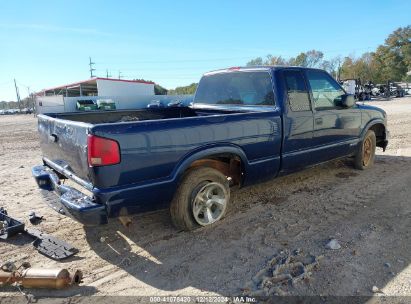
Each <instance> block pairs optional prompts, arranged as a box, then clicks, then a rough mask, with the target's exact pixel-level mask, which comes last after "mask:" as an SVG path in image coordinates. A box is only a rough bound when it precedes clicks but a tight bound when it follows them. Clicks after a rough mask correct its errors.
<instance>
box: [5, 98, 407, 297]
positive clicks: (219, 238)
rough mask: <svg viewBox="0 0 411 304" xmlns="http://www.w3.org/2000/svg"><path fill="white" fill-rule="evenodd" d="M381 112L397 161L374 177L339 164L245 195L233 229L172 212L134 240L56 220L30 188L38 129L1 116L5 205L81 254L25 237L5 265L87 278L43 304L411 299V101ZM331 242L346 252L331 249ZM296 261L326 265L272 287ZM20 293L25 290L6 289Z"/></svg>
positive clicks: (147, 221) (382, 161) (133, 231)
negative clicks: (125, 298)
mask: <svg viewBox="0 0 411 304" xmlns="http://www.w3.org/2000/svg"><path fill="white" fill-rule="evenodd" d="M370 104H373V105H376V106H379V107H381V108H383V109H385V110H386V111H387V113H388V117H389V120H388V122H389V129H390V132H391V138H390V143H389V146H388V150H387V151H386V152H385V153H383V152H382V150H378V151H377V154H378V155H377V157H376V163H375V166H374V167H373V168H371V169H370V170H367V171H357V170H354V169H353V167H352V165H351V162H350V161H349V160H346V161H334V162H332V163H328V164H326V165H321V166H318V167H314V168H312V169H309V170H305V171H303V172H300V173H296V174H293V175H290V176H287V177H282V178H278V179H275V180H272V181H269V182H266V183H263V184H260V185H257V186H253V187H249V188H244V189H240V190H237V191H235V193H234V194H233V198H232V204H231V207H230V210H229V212H228V214H227V216H226V217H225V219H224V220H223V221H221V222H220V223H218V224H216V225H215V226H213V227H210V228H203V229H200V230H197V231H195V232H180V231H177V230H176V229H175V228H173V226H172V224H171V221H170V218H169V214H168V211H160V212H156V213H151V214H145V215H138V216H134V217H133V225H132V227H131V228H129V229H127V228H125V227H123V226H122V225H121V224H120V223H119V221H117V220H113V221H112V222H111V223H110V224H108V225H105V226H100V227H94V228H84V227H83V226H81V225H80V224H78V223H76V222H74V221H72V220H71V219H69V218H66V217H64V216H62V215H59V214H57V213H56V212H54V211H53V210H52V209H50V208H49V207H48V206H47V205H46V204H45V202H44V199H43V197H42V196H41V195H40V192H39V191H38V189H37V186H36V184H35V182H34V180H33V178H32V177H31V171H30V170H31V167H32V166H34V165H37V164H40V163H41V152H40V149H39V144H38V139H37V130H36V127H37V126H36V119H35V118H33V117H32V116H29V115H19V116H1V117H0V206H4V207H5V208H6V209H7V210H8V212H9V214H10V215H12V216H14V217H16V218H20V219H22V220H23V221H24V222H26V224H27V226H28V227H30V226H32V225H31V224H30V223H29V221H28V217H27V215H28V213H29V211H30V210H35V211H36V213H38V214H40V215H42V216H44V217H45V220H44V221H43V222H42V223H40V224H39V225H38V226H37V228H38V229H41V230H42V231H44V232H48V233H51V234H53V235H55V236H58V237H60V238H61V239H64V240H66V241H67V242H69V243H71V244H73V245H74V246H75V247H77V248H78V249H79V250H80V252H79V253H78V254H77V255H76V256H75V257H73V258H70V259H69V260H67V261H65V262H62V263H59V262H54V261H51V260H50V259H48V258H46V257H44V256H42V255H40V254H39V253H38V252H37V251H35V250H34V249H33V247H32V245H31V243H30V242H31V240H30V239H29V238H28V237H25V236H17V237H14V238H12V239H9V240H8V241H1V242H0V262H6V261H9V260H11V261H14V262H16V263H17V264H21V263H22V262H24V261H29V262H30V263H31V264H32V265H33V266H39V267H42V266H44V267H52V266H58V267H66V268H69V269H81V270H82V271H83V273H84V283H83V284H82V285H81V286H79V287H75V288H71V289H67V290H63V291H48V290H26V291H27V292H30V293H31V294H33V295H34V296H35V297H42V296H63V297H66V296H75V295H89V296H90V295H100V296H107V295H133V296H143V295H144V296H154V295H160V296H170V295H174V296H177V295H179V296H186V295H188V296H200V295H202V296H205V295H221V296H238V295H242V294H255V295H266V294H272V293H274V294H284V295H298V296H300V295H337V296H339V295H343V296H344V295H345V296H347V295H349V296H353V295H355V296H357V295H361V296H366V297H371V296H373V295H374V296H376V295H377V294H384V295H396V296H411V97H407V98H401V99H393V100H391V101H374V102H370ZM153 195H155V193H153ZM331 238H335V239H337V240H338V242H339V244H340V245H341V248H340V249H337V250H330V249H327V248H326V246H325V245H326V244H327V242H328V241H329V240H330V239H331ZM295 250H297V251H295ZM293 252H294V253H296V254H297V255H299V256H300V257H303V258H306V257H313V258H314V259H315V260H316V261H317V260H318V263H317V264H316V265H315V267H313V268H312V269H311V270H310V271H308V270H307V272H306V273H305V275H304V278H303V279H302V280H300V281H298V282H297V281H296V282H294V284H288V285H287V284H282V283H281V284H274V285H273V284H272V282H271V283H269V282H268V281H265V283H264V282H262V279H264V276H267V275H269V274H267V273H269V272H270V271H271V276H272V267H273V263H274V264H275V262H276V261H277V262H278V259H277V260H276V258H275V257H276V256H277V257H278V255H280V256H281V255H283V256H284V255H286V256H287V255H289V256H290V255H292V254H294V253H293ZM273 258H274V260H273ZM270 263H271V264H270ZM283 263H290V261H289V260H288V261H285V262H284V260H283ZM262 273H263V274H264V275H262ZM269 276H270V275H269ZM267 282H268V283H267ZM263 283H264V284H265V285H264V284H263ZM267 284H268V285H267ZM270 284H271V285H270ZM373 286H376V287H377V288H378V289H379V292H377V293H373V291H372V289H373ZM374 289H375V288H374ZM374 291H376V290H374ZM19 294H20V292H19V291H18V290H17V289H16V288H15V287H7V288H3V289H2V290H0V295H4V296H7V295H19ZM408 299H411V298H408Z"/></svg>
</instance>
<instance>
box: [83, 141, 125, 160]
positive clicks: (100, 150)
mask: <svg viewBox="0 0 411 304" xmlns="http://www.w3.org/2000/svg"><path fill="white" fill-rule="evenodd" d="M87 156H88V165H89V166H90V167H95V166H108V165H115V164H118V163H120V148H119V146H118V143H117V142H116V141H115V140H112V139H107V138H103V137H98V136H95V135H89V136H88V138H87Z"/></svg>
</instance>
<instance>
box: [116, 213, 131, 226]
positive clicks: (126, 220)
mask: <svg viewBox="0 0 411 304" xmlns="http://www.w3.org/2000/svg"><path fill="white" fill-rule="evenodd" d="M118 219H119V221H120V222H121V224H122V225H123V226H124V227H126V228H129V227H130V226H131V224H132V223H133V221H132V220H131V217H129V216H120V217H119V218H118Z"/></svg>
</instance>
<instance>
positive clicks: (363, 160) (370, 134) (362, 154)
mask: <svg viewBox="0 0 411 304" xmlns="http://www.w3.org/2000/svg"><path fill="white" fill-rule="evenodd" d="M376 142H377V140H376V137H375V133H374V131H373V130H368V131H367V133H366V134H365V137H364V140H363V141H362V143H361V146H360V149H359V150H358V152H357V154H356V155H355V159H354V166H355V168H356V169H359V170H365V169H367V168H369V167H372V165H373V164H374V158H375V148H376Z"/></svg>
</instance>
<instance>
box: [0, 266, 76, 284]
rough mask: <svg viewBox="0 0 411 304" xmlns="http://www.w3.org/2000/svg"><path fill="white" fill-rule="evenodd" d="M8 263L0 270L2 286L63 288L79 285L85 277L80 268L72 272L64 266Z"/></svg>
mask: <svg viewBox="0 0 411 304" xmlns="http://www.w3.org/2000/svg"><path fill="white" fill-rule="evenodd" d="M6 264H7V266H5V267H3V266H4V265H3V266H2V269H1V271H0V286H5V285H12V284H16V285H18V286H22V287H25V288H50V289H63V288H67V287H69V286H72V285H79V284H80V283H81V282H82V278H83V274H82V272H81V271H80V270H77V271H75V272H74V273H73V274H70V272H69V271H68V270H67V269H64V268H50V269H47V268H32V267H30V264H28V263H24V264H22V265H21V266H20V267H16V266H15V264H14V263H12V262H9V263H6ZM6 264H5V265H6Z"/></svg>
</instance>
